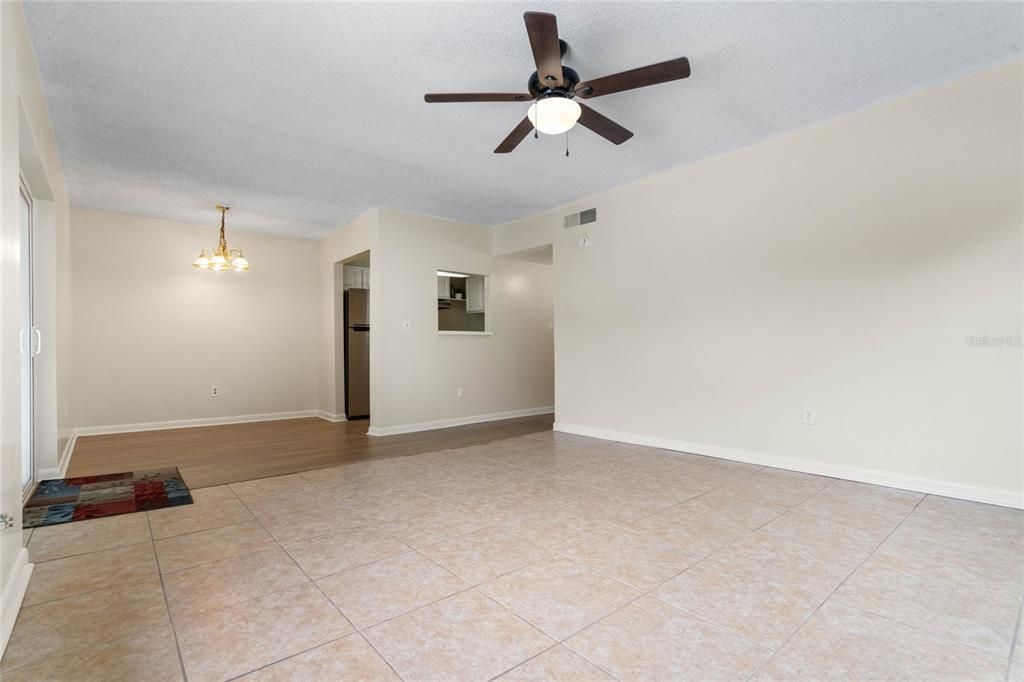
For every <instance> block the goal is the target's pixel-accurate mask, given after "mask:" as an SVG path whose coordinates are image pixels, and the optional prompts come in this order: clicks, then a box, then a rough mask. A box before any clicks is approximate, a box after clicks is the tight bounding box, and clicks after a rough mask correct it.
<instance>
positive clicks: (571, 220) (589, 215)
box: [562, 208, 597, 229]
mask: <svg viewBox="0 0 1024 682" xmlns="http://www.w3.org/2000/svg"><path fill="white" fill-rule="evenodd" d="M593 222H597V209H596V208H588V209H584V210H582V211H580V212H579V213H573V214H571V215H567V216H565V217H564V218H562V227H564V228H565V229H569V228H570V227H579V226H580V225H586V224H587V223H593Z"/></svg>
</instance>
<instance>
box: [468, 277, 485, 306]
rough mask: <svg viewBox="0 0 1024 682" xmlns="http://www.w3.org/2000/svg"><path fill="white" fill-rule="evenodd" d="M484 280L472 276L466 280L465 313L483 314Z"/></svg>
mask: <svg viewBox="0 0 1024 682" xmlns="http://www.w3.org/2000/svg"><path fill="white" fill-rule="evenodd" d="M485 298H486V297H485V296H484V278H483V277H481V276H480V275H473V276H472V277H468V278H467V279H466V312H467V313H482V312H484V305H485V304H484V299H485Z"/></svg>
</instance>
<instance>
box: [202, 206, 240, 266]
mask: <svg viewBox="0 0 1024 682" xmlns="http://www.w3.org/2000/svg"><path fill="white" fill-rule="evenodd" d="M217 210H218V211H220V237H219V239H218V240H217V249H216V250H215V251H214V252H213V255H212V256H207V255H206V249H203V250H202V251H200V252H199V257H198V258H196V259H195V260H194V261H192V267H194V268H196V269H198V270H211V271H213V272H227V271H228V270H234V271H235V272H246V271H247V270H248V269H249V261H247V260H246V259H245V255H244V254H243V253H242V250H241V249H232V248H229V247H228V238H227V235H226V234H225V229H224V222H225V217H226V216H227V212H228V211H230V210H231V207H230V206H222V205H221V204H217Z"/></svg>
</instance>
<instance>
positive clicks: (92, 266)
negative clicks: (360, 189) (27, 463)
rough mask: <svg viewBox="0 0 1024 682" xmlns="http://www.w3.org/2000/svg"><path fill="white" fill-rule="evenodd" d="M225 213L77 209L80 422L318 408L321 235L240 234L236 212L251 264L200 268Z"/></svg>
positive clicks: (238, 241) (240, 242)
mask: <svg viewBox="0 0 1024 682" xmlns="http://www.w3.org/2000/svg"><path fill="white" fill-rule="evenodd" d="M217 218H218V216H217V214H216V212H214V211H212V210H211V211H210V224H209V225H188V224H181V223H172V222H167V221H161V220H150V219H143V218H137V217H133V216H125V215H118V214H113V213H103V212H98V211H86V210H78V209H75V210H74V211H73V213H72V226H73V229H74V234H75V240H74V244H73V258H74V275H73V278H74V299H73V306H74V309H75V316H76V318H77V319H79V320H87V321H88V324H85V323H83V324H80V325H78V326H77V328H76V329H75V344H74V353H75V365H74V368H75V369H74V382H73V385H74V396H75V405H76V407H75V409H76V415H77V426H78V427H86V428H88V427H105V426H112V425H121V424H138V423H147V422H163V421H172V420H179V419H188V420H191V419H201V418H222V417H236V416H242V415H251V414H269V413H286V412H295V411H309V410H314V409H315V408H316V400H317V393H316V386H317V379H316V376H317V371H318V367H317V364H318V353H317V349H318V344H317V335H316V333H315V330H316V329H317V328H318V319H317V316H318V314H319V308H318V297H319V292H318V290H317V277H318V267H317V263H318V259H317V242H315V241H312V240H303V239H286V238H278V237H268V236H263V235H258V234H253V233H247V232H240V231H232V230H231V223H230V217H229V219H228V242H229V243H230V244H232V245H234V246H240V247H242V248H243V249H244V250H245V255H246V257H247V258H248V259H249V262H250V263H252V270H250V271H249V272H247V273H244V274H240V273H234V272H228V273H223V274H218V273H213V272H203V271H199V270H195V269H193V268H191V267H190V263H191V262H192V260H193V259H194V258H195V257H196V255H197V254H198V252H199V249H200V248H201V247H203V246H215V245H216V238H217V230H216V224H217ZM213 385H217V386H219V387H220V390H221V397H219V398H212V397H211V396H210V388H211V386H213Z"/></svg>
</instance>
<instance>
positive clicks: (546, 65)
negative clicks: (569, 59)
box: [523, 12, 563, 88]
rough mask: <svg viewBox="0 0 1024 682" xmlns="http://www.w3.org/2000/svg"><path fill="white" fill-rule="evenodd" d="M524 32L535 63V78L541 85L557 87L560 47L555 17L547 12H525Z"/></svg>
mask: <svg viewBox="0 0 1024 682" xmlns="http://www.w3.org/2000/svg"><path fill="white" fill-rule="evenodd" d="M523 19H524V20H526V32H527V33H528V34H529V36H530V47H531V48H532V49H533V61H535V62H536V63H537V77H538V78H540V82H541V84H542V85H544V86H547V87H549V88H555V87H558V86H559V85H561V84H562V83H563V78H562V46H561V44H560V43H559V42H558V24H557V23H556V22H555V15H554V14H548V13H547V12H527V13H526V14H524V15H523Z"/></svg>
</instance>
